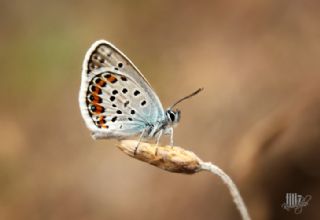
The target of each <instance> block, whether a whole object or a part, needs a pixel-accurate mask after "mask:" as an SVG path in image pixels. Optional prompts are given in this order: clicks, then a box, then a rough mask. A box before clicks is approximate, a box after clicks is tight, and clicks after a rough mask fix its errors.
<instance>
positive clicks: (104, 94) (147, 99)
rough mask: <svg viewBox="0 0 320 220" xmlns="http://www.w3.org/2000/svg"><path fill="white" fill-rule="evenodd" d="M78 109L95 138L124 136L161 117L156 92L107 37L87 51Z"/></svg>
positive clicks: (160, 107)
mask: <svg viewBox="0 0 320 220" xmlns="http://www.w3.org/2000/svg"><path fill="white" fill-rule="evenodd" d="M79 102H80V109H81V113H82V116H83V118H84V120H85V122H86V125H87V126H88V128H89V129H90V130H91V131H92V132H93V136H94V137H95V138H118V139H124V138H126V137H129V136H133V135H136V134H139V133H141V132H142V131H143V129H144V128H145V127H146V126H147V125H150V124H154V123H155V122H156V121H158V120H161V119H163V117H164V111H163V108H162V105H161V103H160V101H159V98H158V97H157V95H156V94H155V93H154V92H153V90H152V89H151V87H150V85H149V83H148V82H147V81H146V80H145V79H144V77H143V76H142V74H140V72H139V71H138V69H137V68H136V67H135V66H134V65H133V64H132V62H131V61H130V60H129V59H128V58H126V57H125V56H124V55H123V54H122V53H121V52H120V51H119V50H117V49H116V48H115V47H114V46H113V45H111V44H110V43H108V42H106V41H98V42H96V43H95V44H93V46H92V47H91V48H90V49H89V51H88V52H87V55H86V58H85V61H84V64H83V72H82V82H81V89H80V95H79Z"/></svg>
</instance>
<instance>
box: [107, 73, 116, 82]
mask: <svg viewBox="0 0 320 220" xmlns="http://www.w3.org/2000/svg"><path fill="white" fill-rule="evenodd" d="M107 80H108V81H109V82H111V83H115V82H116V81H117V78H116V77H115V76H114V75H111V76H110V77H109V78H108V79H107Z"/></svg>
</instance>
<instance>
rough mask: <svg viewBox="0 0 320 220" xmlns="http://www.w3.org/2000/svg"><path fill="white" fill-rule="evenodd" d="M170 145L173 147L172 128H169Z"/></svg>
mask: <svg viewBox="0 0 320 220" xmlns="http://www.w3.org/2000/svg"><path fill="white" fill-rule="evenodd" d="M170 146H171V147H173V128H172V127H171V128H170Z"/></svg>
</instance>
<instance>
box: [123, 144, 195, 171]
mask: <svg viewBox="0 0 320 220" xmlns="http://www.w3.org/2000/svg"><path fill="white" fill-rule="evenodd" d="M137 144H138V141H135V140H123V141H121V142H120V144H119V145H118V148H119V149H120V150H121V151H123V152H124V153H126V154H128V155H129V156H131V157H134V158H136V159H139V160H141V161H144V162H147V163H149V164H152V165H154V166H156V167H159V168H161V169H164V170H167V171H170V172H175V173H185V174H193V173H196V172H198V171H200V169H201V166H200V164H201V160H200V159H199V158H198V157H197V156H196V155H195V154H194V153H193V152H191V151H187V150H184V149H182V148H180V147H176V146H173V147H172V146H168V145H167V146H159V145H158V146H157V145H155V144H149V143H144V142H140V144H139V147H138V149H137V151H136V153H135V148H136V146H137Z"/></svg>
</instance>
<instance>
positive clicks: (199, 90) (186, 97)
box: [169, 88, 203, 109]
mask: <svg viewBox="0 0 320 220" xmlns="http://www.w3.org/2000/svg"><path fill="white" fill-rule="evenodd" d="M202 90H203V88H200V89H197V90H196V91H194V92H193V93H191V94H190V95H187V96H185V97H183V98H182V99H179V100H178V101H176V102H175V103H174V104H173V105H172V106H171V107H170V108H169V109H173V108H174V106H176V105H177V104H179V103H180V102H182V101H184V100H186V99H188V98H191V97H192V96H195V95H197V94H198V93H199V92H201V91H202Z"/></svg>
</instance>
